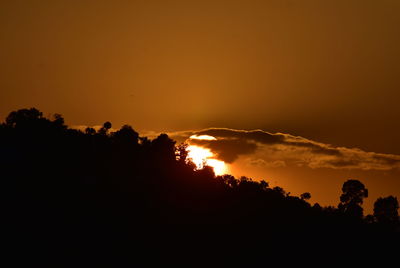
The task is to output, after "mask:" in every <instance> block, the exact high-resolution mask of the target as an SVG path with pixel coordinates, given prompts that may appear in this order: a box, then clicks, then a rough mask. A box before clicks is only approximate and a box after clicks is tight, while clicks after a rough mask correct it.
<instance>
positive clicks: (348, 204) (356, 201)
mask: <svg viewBox="0 0 400 268" xmlns="http://www.w3.org/2000/svg"><path fill="white" fill-rule="evenodd" d="M342 192H343V194H342V195H341V196H340V204H339V206H338V208H339V210H340V211H342V212H344V213H346V214H347V215H351V216H354V217H356V218H362V216H363V208H362V207H361V205H362V203H363V199H364V198H366V197H368V189H366V188H365V186H364V184H362V183H361V182H360V181H358V180H348V181H346V182H345V183H344V184H343V187H342Z"/></svg>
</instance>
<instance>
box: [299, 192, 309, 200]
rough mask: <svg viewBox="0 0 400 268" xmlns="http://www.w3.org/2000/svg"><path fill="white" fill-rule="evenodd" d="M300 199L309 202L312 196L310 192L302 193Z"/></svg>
mask: <svg viewBox="0 0 400 268" xmlns="http://www.w3.org/2000/svg"><path fill="white" fill-rule="evenodd" d="M300 198H301V199H302V200H309V199H310V198H311V194H310V193H308V192H306V193H302V194H301V195H300Z"/></svg>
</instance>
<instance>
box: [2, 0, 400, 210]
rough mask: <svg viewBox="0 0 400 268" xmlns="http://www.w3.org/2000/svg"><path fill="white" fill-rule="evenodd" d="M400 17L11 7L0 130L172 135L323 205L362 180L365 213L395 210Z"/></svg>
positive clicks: (129, 6)
mask: <svg viewBox="0 0 400 268" xmlns="http://www.w3.org/2000/svg"><path fill="white" fill-rule="evenodd" d="M399 14H400V1H397V0H379V1H378V0H375V1H373V0H343V1H340V0H337V1H321V0H304V1H298V0H292V1H291V0H276V1H269V0H260V1H251V0H246V1H235V0H225V1H217V0H213V1H207V0H202V1H172V0H168V1H167V0H164V1H150V0H147V1H104V0H96V1H85V0H81V1H70V0H68V1H61V0H41V1H28V0H26V1H19V0H10V1H8V0H4V1H1V2H0V62H1V64H0V118H1V120H4V118H5V117H6V116H7V114H8V113H9V112H10V111H13V110H16V109H20V108H28V107H36V108H38V109H40V110H41V111H42V112H44V114H45V115H48V114H52V113H61V114H62V115H63V116H64V117H65V118H66V123H67V124H68V125H70V126H82V125H85V126H94V125H101V124H102V123H103V122H105V121H110V122H112V123H113V128H118V127H120V126H121V125H123V124H130V125H132V126H133V127H134V129H135V130H137V131H138V132H140V133H141V134H142V135H155V134H157V133H160V132H167V133H169V134H170V135H171V137H173V138H174V139H176V140H177V141H178V142H184V141H187V142H190V141H191V142H192V143H196V144H197V145H199V146H203V147H205V148H209V149H210V150H212V151H213V152H214V153H215V154H216V156H217V157H218V159H219V160H221V161H225V162H226V163H227V164H228V165H229V169H230V172H231V173H232V174H234V175H236V176H240V175H246V176H249V177H253V178H254V179H265V180H267V181H268V182H270V184H271V185H273V186H276V185H279V186H282V187H284V188H285V189H286V190H287V191H289V192H291V193H292V194H296V195H297V194H300V193H302V192H306V191H308V192H311V194H312V199H311V200H310V201H311V202H319V203H320V204H323V205H335V206H336V205H337V204H338V202H339V195H340V191H341V189H340V188H341V185H342V184H343V182H344V181H345V180H347V179H349V178H353V179H359V180H360V181H362V182H363V183H364V184H365V185H366V187H367V188H368V189H369V193H370V197H369V198H367V200H366V202H365V206H364V207H365V208H366V209H367V212H370V211H371V206H372V204H373V202H374V201H375V200H376V198H377V197H379V196H387V195H390V194H392V195H396V196H397V197H400V142H399V141H398V139H399V137H400V124H399V115H400V105H399V100H400V91H399V89H400V50H399V47H400V16H399ZM192 135H210V136H212V137H215V140H193V139H192V140H190V139H189V138H190V136H192ZM188 139H189V140H188Z"/></svg>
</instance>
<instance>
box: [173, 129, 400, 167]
mask: <svg viewBox="0 0 400 268" xmlns="http://www.w3.org/2000/svg"><path fill="white" fill-rule="evenodd" d="M189 133H190V135H193V134H195V135H209V136H213V137H215V138H216V139H217V140H213V141H204V140H194V139H189V140H188V141H189V142H190V143H191V144H197V145H201V146H203V147H207V148H210V149H211V150H212V151H213V152H214V153H216V155H217V157H218V158H219V159H221V160H224V161H226V162H228V163H232V162H233V161H235V160H236V159H237V158H238V157H239V156H240V155H251V154H254V153H256V151H257V152H258V153H262V151H263V150H264V151H265V155H267V156H268V158H269V162H271V161H283V162H285V160H287V159H289V160H290V161H287V162H296V163H302V165H306V166H308V167H311V168H333V169H362V170H371V169H374V170H390V169H394V168H400V156H399V155H391V154H378V153H374V152H365V151H363V150H360V149H357V148H345V147H334V146H332V145H330V144H324V143H319V142H316V141H312V140H309V139H306V138H303V137H299V136H293V135H290V134H284V133H275V134H273V133H269V132H266V131H262V130H251V131H246V130H235V129H228V128H210V129H204V130H200V131H191V132H187V134H189ZM181 135H182V134H181ZM190 135H188V136H187V137H190ZM273 158H275V159H273ZM271 159H273V160H271ZM266 163H267V162H266Z"/></svg>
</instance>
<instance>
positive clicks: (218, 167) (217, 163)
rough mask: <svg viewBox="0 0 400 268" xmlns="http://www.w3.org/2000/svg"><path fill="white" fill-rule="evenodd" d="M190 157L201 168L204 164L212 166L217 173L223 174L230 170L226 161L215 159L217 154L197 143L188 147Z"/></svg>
mask: <svg viewBox="0 0 400 268" xmlns="http://www.w3.org/2000/svg"><path fill="white" fill-rule="evenodd" d="M187 151H188V159H190V160H191V161H192V162H193V163H194V164H195V165H196V167H197V169H201V168H203V167H204V166H210V167H212V168H213V169H214V173H215V175H223V174H226V173H227V172H228V167H227V165H226V164H225V162H224V161H221V160H218V159H215V158H214V157H215V155H214V154H213V152H211V150H210V149H207V148H203V147H200V146H196V145H189V146H188V147H187Z"/></svg>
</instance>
